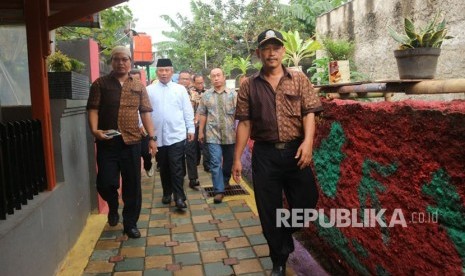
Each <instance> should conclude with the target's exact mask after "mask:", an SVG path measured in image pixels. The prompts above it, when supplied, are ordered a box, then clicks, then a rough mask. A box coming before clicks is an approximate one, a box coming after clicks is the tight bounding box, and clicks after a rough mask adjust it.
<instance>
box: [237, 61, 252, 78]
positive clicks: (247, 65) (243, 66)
mask: <svg viewBox="0 0 465 276" xmlns="http://www.w3.org/2000/svg"><path fill="white" fill-rule="evenodd" d="M233 61H234V68H235V69H239V71H240V72H241V73H240V74H239V75H238V76H237V77H239V78H240V77H242V76H245V75H246V74H247V70H249V69H252V68H254V66H253V65H252V62H251V61H250V55H248V56H247V57H246V58H242V57H235V58H234V60H233ZM237 77H236V78H237Z"/></svg>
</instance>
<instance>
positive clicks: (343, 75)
mask: <svg viewBox="0 0 465 276" xmlns="http://www.w3.org/2000/svg"><path fill="white" fill-rule="evenodd" d="M321 44H322V45H323V49H322V50H317V51H316V58H315V59H314V60H313V62H312V66H311V67H310V68H309V69H308V70H307V72H309V73H310V74H311V75H312V77H311V81H312V83H315V84H318V85H327V84H335V83H346V82H353V81H359V80H361V79H366V78H367V77H366V76H365V75H363V74H361V73H359V72H357V69H356V66H355V63H354V62H353V60H352V56H353V53H354V50H355V44H354V43H353V42H351V41H348V40H345V39H331V38H323V39H322V42H321ZM330 73H332V74H330Z"/></svg>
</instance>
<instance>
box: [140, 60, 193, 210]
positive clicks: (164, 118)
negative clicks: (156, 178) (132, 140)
mask: <svg viewBox="0 0 465 276" xmlns="http://www.w3.org/2000/svg"><path fill="white" fill-rule="evenodd" d="M172 76H173V65H172V63H171V60H170V59H159V60H158V62H157V77H158V80H159V82H158V83H156V84H152V85H149V86H147V91H148V93H149V98H150V102H151V104H152V107H153V112H152V120H153V123H154V126H155V135H156V136H157V137H158V154H157V157H158V162H159V164H160V178H161V185H162V187H163V197H162V202H163V203H164V204H170V202H171V199H172V198H171V197H172V196H173V197H174V201H175V204H176V207H177V208H178V209H184V208H186V207H187V206H186V203H185V201H186V194H185V193H184V187H183V183H184V171H183V165H182V163H183V160H184V159H183V157H184V153H185V145H186V129H187V140H188V141H192V140H193V139H194V132H195V127H194V110H193V109H192V105H191V102H190V99H189V95H188V94H187V93H186V88H184V86H182V85H180V84H177V83H174V82H172V81H171V78H172Z"/></svg>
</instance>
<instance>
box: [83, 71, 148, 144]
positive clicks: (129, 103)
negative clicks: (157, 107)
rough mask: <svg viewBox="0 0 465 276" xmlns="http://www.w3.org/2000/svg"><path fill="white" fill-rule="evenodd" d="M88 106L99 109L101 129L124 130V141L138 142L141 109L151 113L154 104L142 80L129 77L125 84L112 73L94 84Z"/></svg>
mask: <svg viewBox="0 0 465 276" xmlns="http://www.w3.org/2000/svg"><path fill="white" fill-rule="evenodd" d="M87 109H97V110H98V129H102V130H108V129H115V130H119V131H120V132H121V135H122V138H123V141H124V143H126V144H128V145H130V144H136V143H138V142H139V141H140V140H141V138H142V136H141V132H140V130H139V112H140V113H144V112H152V106H151V105H150V100H149V97H148V94H147V90H145V86H144V85H143V84H142V82H140V81H138V80H135V79H133V78H132V77H129V78H128V79H127V80H126V81H125V82H124V83H123V85H121V84H120V82H119V80H118V79H117V78H116V77H114V76H113V74H112V73H110V74H109V75H106V76H103V77H100V78H98V79H97V80H95V81H94V83H92V86H91V87H90V92H89V99H88V100H87Z"/></svg>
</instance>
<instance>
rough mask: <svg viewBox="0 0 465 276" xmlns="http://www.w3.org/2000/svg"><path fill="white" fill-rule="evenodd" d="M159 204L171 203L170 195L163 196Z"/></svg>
mask: <svg viewBox="0 0 465 276" xmlns="http://www.w3.org/2000/svg"><path fill="white" fill-rule="evenodd" d="M161 203H163V204H170V203H171V196H170V195H167V196H163V197H162V198H161Z"/></svg>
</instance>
